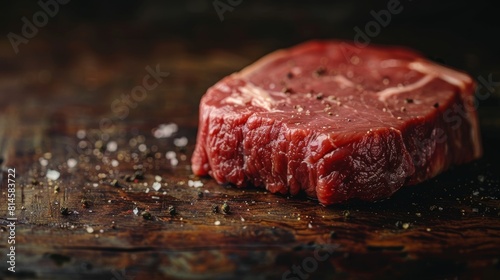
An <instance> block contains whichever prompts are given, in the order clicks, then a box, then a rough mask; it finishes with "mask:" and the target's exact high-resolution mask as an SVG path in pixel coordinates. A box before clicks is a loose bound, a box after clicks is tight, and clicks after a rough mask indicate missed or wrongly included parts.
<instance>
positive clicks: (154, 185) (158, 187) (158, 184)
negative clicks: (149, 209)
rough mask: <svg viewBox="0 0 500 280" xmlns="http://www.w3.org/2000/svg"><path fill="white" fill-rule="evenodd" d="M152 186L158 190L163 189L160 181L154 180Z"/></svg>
mask: <svg viewBox="0 0 500 280" xmlns="http://www.w3.org/2000/svg"><path fill="white" fill-rule="evenodd" d="M152 188H153V190H155V191H158V190H159V189H161V184H160V183H158V182H154V183H153V186H152Z"/></svg>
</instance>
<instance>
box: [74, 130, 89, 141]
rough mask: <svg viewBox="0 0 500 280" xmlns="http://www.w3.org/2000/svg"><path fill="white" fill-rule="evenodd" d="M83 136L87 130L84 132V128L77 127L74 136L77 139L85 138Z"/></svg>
mask: <svg viewBox="0 0 500 280" xmlns="http://www.w3.org/2000/svg"><path fill="white" fill-rule="evenodd" d="M85 136H87V132H85V130H83V129H79V130H78V131H77V132H76V137H77V138H78V139H83V138H85Z"/></svg>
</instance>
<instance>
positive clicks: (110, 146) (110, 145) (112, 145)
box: [106, 141, 118, 152]
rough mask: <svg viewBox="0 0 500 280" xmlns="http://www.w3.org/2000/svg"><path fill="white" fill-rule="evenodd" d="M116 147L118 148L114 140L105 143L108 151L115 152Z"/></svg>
mask: <svg viewBox="0 0 500 280" xmlns="http://www.w3.org/2000/svg"><path fill="white" fill-rule="evenodd" d="M117 149H118V144H117V143H116V141H110V142H109V143H108V144H107V145H106V150H108V151H109V152H116V150H117Z"/></svg>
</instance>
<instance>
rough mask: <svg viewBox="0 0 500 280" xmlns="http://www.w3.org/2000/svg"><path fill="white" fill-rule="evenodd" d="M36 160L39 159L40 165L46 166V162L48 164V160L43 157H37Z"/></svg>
mask: <svg viewBox="0 0 500 280" xmlns="http://www.w3.org/2000/svg"><path fill="white" fill-rule="evenodd" d="M38 161H40V165H41V166H47V164H49V161H48V160H46V159H44V158H39V159H38Z"/></svg>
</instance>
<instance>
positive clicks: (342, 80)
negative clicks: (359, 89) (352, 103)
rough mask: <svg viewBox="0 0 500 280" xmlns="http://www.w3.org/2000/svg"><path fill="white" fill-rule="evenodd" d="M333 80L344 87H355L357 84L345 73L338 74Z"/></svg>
mask: <svg viewBox="0 0 500 280" xmlns="http://www.w3.org/2000/svg"><path fill="white" fill-rule="evenodd" d="M333 80H334V81H336V82H337V83H339V84H340V85H341V86H343V87H354V86H355V84H354V83H353V82H352V81H351V80H349V79H347V78H346V77H344V76H343V75H336V76H335V77H334V78H333Z"/></svg>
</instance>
